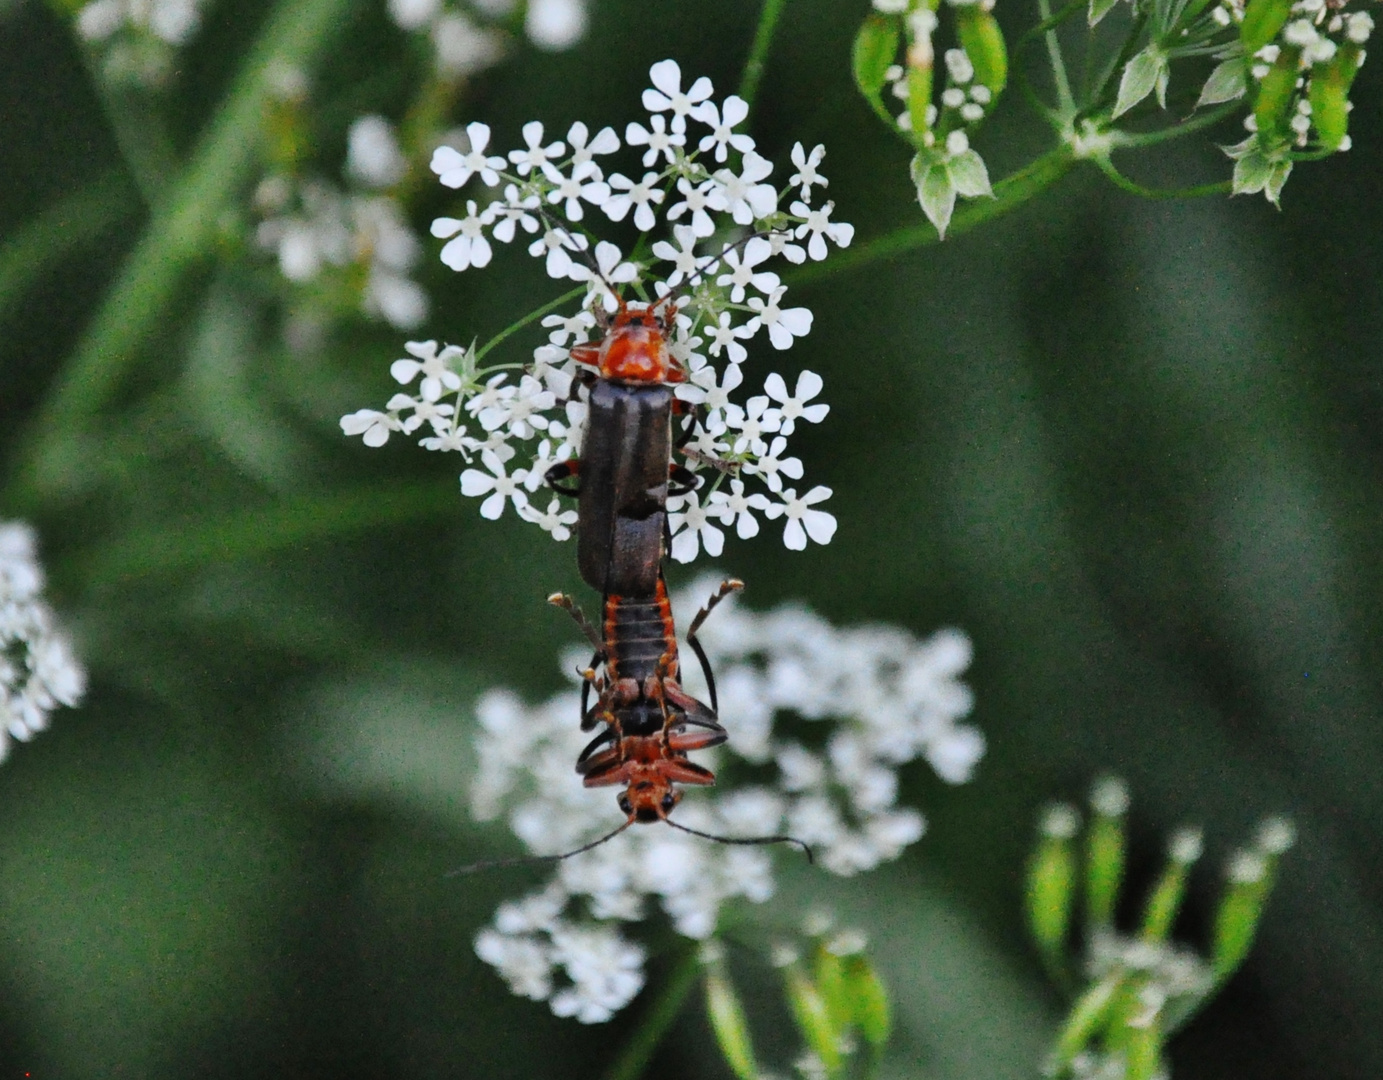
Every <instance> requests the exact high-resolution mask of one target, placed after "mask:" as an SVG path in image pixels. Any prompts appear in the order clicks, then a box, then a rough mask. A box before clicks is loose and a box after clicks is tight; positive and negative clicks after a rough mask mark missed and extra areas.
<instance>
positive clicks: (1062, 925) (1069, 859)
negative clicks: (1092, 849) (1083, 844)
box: [1027, 832, 1076, 970]
mask: <svg viewBox="0 0 1383 1080" xmlns="http://www.w3.org/2000/svg"><path fill="white" fill-rule="evenodd" d="M1075 880H1076V858H1075V853H1074V852H1073V851H1072V846H1071V836H1070V834H1069V833H1056V834H1052V833H1051V832H1049V833H1048V834H1047V835H1045V836H1043V837H1042V839H1040V840H1039V841H1038V845H1037V850H1036V851H1035V852H1034V853H1033V856H1032V861H1031V862H1030V863H1029V864H1028V887H1027V906H1028V929H1029V930H1030V931H1031V933H1032V937H1033V941H1035V942H1036V943H1037V947H1038V949H1039V950H1041V952H1042V954H1043V956H1044V958H1045V959H1046V960H1047V962H1048V964H1049V966H1051V967H1053V968H1054V969H1055V970H1060V969H1061V968H1062V967H1063V966H1064V960H1063V957H1064V951H1065V948H1066V935H1067V932H1068V931H1069V930H1070V927H1071V909H1072V907H1073V903H1074V899H1075V888H1074V886H1075Z"/></svg>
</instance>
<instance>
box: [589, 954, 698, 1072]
mask: <svg viewBox="0 0 1383 1080" xmlns="http://www.w3.org/2000/svg"><path fill="white" fill-rule="evenodd" d="M700 973H701V961H700V960H699V959H697V955H696V949H695V948H689V949H687V950H686V952H685V953H684V954H683V955H682V956H681V957H680V958H679V959H678V961H677V966H676V967H675V968H673V970H672V974H671V975H670V976H669V978H668V981H667V984H666V985H665V986H664V987H663V989H662V992H661V993H660V994H659V995H658V999H657V1000H656V1001H655V1002H654V1003H653V1004H652V1005H651V1006H650V1007H649V1009H648V1012H647V1013H645V1014H644V1017H643V1020H642V1021H641V1022H640V1024H639V1026H638V1028H637V1029H636V1030H635V1031H634V1034H633V1035H632V1036H631V1037H630V1039H629V1041H628V1042H627V1043H625V1044H624V1049H623V1050H621V1051H620V1055H619V1057H617V1058H616V1059H615V1063H614V1064H613V1065H612V1066H610V1071H609V1072H607V1073H606V1074H605V1080H638V1078H639V1077H640V1076H642V1075H643V1072H644V1070H645V1069H646V1068H648V1063H649V1061H651V1060H652V1059H653V1054H654V1053H655V1052H656V1051H657V1049H658V1044H659V1043H660V1042H662V1041H663V1036H664V1035H666V1034H667V1033H668V1029H669V1028H671V1027H672V1022H673V1021H674V1020H676V1019H677V1014H678V1013H680V1012H681V1011H682V1006H683V1005H685V1004H686V1001H687V995H688V994H690V993H691V992H692V987H694V986H695V985H696V977H697V975H699V974H700Z"/></svg>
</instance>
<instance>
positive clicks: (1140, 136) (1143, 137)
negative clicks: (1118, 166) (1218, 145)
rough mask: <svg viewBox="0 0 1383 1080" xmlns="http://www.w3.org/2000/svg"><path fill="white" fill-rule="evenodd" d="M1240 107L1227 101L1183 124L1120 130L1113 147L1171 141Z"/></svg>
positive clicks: (1134, 146) (1235, 102)
mask: <svg viewBox="0 0 1383 1080" xmlns="http://www.w3.org/2000/svg"><path fill="white" fill-rule="evenodd" d="M1242 108H1243V105H1242V103H1240V102H1238V101H1227V102H1225V104H1223V105H1221V106H1219V107H1218V108H1215V109H1211V110H1210V111H1209V112H1207V113H1201V115H1200V116H1198V117H1196V118H1195V119H1194V120H1188V121H1186V123H1184V124H1175V125H1173V126H1172V127H1166V128H1159V129H1158V130H1157V131H1144V132H1141V133H1136V134H1132V133H1128V132H1123V131H1121V132H1119V133H1118V135H1117V137H1116V138H1115V140H1114V149H1116V150H1132V149H1136V148H1138V147H1143V146H1156V145H1157V144H1158V143H1164V142H1171V141H1172V140H1173V139H1184V138H1185V137H1186V136H1187V135H1192V134H1194V133H1195V132H1197V131H1200V130H1202V129H1204V128H1208V127H1213V126H1214V125H1216V124H1218V123H1219V122H1220V121H1221V120H1223V119H1224V118H1225V117H1226V116H1229V115H1231V114H1232V113H1234V112H1237V111H1238V110H1239V109H1242Z"/></svg>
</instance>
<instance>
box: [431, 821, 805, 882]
mask: <svg viewBox="0 0 1383 1080" xmlns="http://www.w3.org/2000/svg"><path fill="white" fill-rule="evenodd" d="M632 824H634V819H633V818H630V819H629V820H628V821H626V822H625V823H624V824H623V825H621V826H620V827H619V828H618V829H614V830H612V831H611V832H607V833H606V834H605V835H604V836H602V837H601V838H600V839H599V840H592V841H591V842H590V843H589V844H583V845H582V846H581V847H579V848H574V849H573V850H571V851H567V852H563V853H562V854H561V855H526V856H522V857H520V858H517V859H486V860H485V861H484V862H477V863H471V864H470V866H463V867H461V868H460V869H457V870H448V871H447V872H446V873H445V874H443V875H442V876H443V877H449V878H450V877H460V876H461V875H463V874H474V873H475V872H476V871H477V870H494V869H496V868H497V867H501V866H523V865H525V864H526V863H541V862H561V861H562V860H563V859H570V858H571V857H572V856H573V855H580V854H581V853H582V852H583V851H590V850H591V848H593V847H599V846H600V845H601V844H603V843H605V841H606V840H613V839H614V838H615V837H616V836H618V835H619V834H620V833H622V832H624V830H625V829H627V828H629V826H630V825H632ZM785 839H786V838H785ZM796 843H799V844H800V843H802V841H800V840H798V841H796ZM804 846H805V845H804ZM807 854H808V858H810V857H811V853H810V852H808V853H807Z"/></svg>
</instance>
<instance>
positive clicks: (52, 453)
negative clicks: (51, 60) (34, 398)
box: [8, 0, 354, 505]
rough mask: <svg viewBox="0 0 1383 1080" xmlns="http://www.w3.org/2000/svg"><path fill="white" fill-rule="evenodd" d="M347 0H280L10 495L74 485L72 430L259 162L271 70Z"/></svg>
mask: <svg viewBox="0 0 1383 1080" xmlns="http://www.w3.org/2000/svg"><path fill="white" fill-rule="evenodd" d="M353 5H354V0H279V2H278V4H277V6H276V7H275V9H274V11H273V12H272V13H271V15H270V16H269V18H268V20H267V21H266V23H265V25H264V29H263V31H262V32H261V34H260V36H259V40H258V41H257V42H255V45H254V48H253V49H251V50H250V52H249V55H248V56H247V57H246V58H245V61H244V63H243V65H242V66H241V69H240V72H239V74H238V75H237V77H236V80H235V83H234V85H233V87H232V88H231V91H230V95H229V97H228V98H227V100H226V102H225V104H224V105H222V106H221V108H220V109H219V110H218V111H217V113H216V116H215V117H214V119H213V120H212V121H211V123H210V124H209V126H208V128H207V130H206V132H205V134H204V135H203V136H202V138H201V140H200V142H199V143H198V145H197V148H196V149H195V151H194V152H193V155H192V159H191V161H190V162H189V163H188V165H187V167H186V169H185V170H184V171H183V173H182V174H181V175H180V176H178V177H177V178H176V180H172V179H170V181H169V183H168V184H167V186H166V191H165V197H164V199H163V200H162V201H161V203H160V205H159V206H158V207H157V208H156V209H155V216H154V219H153V221H152V222H151V223H150V225H149V227H148V229H147V231H146V232H145V233H144V235H143V237H142V238H141V239H140V241H139V244H138V246H137V247H136V248H135V249H134V251H133V252H132V253H131V255H130V257H129V259H128V261H127V262H126V264H125V267H124V269H123V270H122V272H121V274H120V276H119V277H118V278H117V279H116V281H115V283H114V285H113V286H112V287H111V290H110V292H109V294H108V295H107V297H106V300H105V302H104V304H102V306H101V309H100V310H99V311H98V312H97V314H96V316H95V318H94V319H93V320H92V323H91V325H90V327H89V328H88V329H87V332H86V335H85V337H84V338H83V339H82V342H81V344H80V345H79V346H78V347H77V351H76V353H75V354H74V355H73V357H72V358H71V359H70V360H69V361H68V363H67V366H66V367H65V368H64V369H63V371H62V373H61V374H60V375H59V376H58V379H57V383H56V386H55V388H54V390H53V392H52V393H51V395H50V397H49V398H48V400H47V402H45V404H44V407H43V409H42V410H41V412H40V414H39V417H38V420H37V422H36V424H35V430H34V432H33V437H32V438H31V439H30V440H28V445H29V447H30V452H29V455H28V458H27V460H25V461H24V463H23V466H22V471H21V474H20V477H19V485H20V488H21V493H20V498H19V499H17V500H15V501H17V502H19V503H20V504H21V505H22V503H23V502H28V501H32V499H33V498H34V497H35V496H37V495H52V494H56V493H57V492H60V491H63V490H68V491H69V492H70V490H71V489H72V488H74V487H76V485H77V477H78V476H79V475H80V474H81V473H82V471H83V462H82V460H81V455H80V452H79V451H78V452H75V453H74V449H76V448H75V447H74V445H73V442H72V439H73V436H74V435H78V436H79V435H80V434H81V433H82V430H83V429H84V428H86V427H87V425H88V423H89V422H90V420H91V419H92V418H93V417H94V416H95V415H96V414H97V413H99V412H100V411H101V410H102V409H103V408H104V407H105V406H106V405H107V404H109V402H110V401H111V399H112V398H114V397H115V396H116V395H117V393H118V392H119V390H120V387H121V384H122V382H123V381H124V379H125V377H126V376H127V375H128V374H129V372H130V370H131V369H132V368H134V367H135V366H136V364H137V363H138V360H139V355H140V350H141V349H142V348H143V347H144V346H145V345H147V343H148V341H149V339H150V338H151V337H152V336H153V335H154V333H155V332H156V331H157V330H159V329H160V328H162V327H164V326H165V325H166V322H167V318H168V315H169V309H170V307H171V306H172V304H173V301H174V300H175V298H176V296H177V294H178V291H179V289H180V287H181V286H182V285H183V284H184V283H185V282H186V281H187V279H188V277H189V276H190V275H191V274H192V273H193V272H195V271H196V270H197V269H198V268H199V267H200V266H201V265H202V264H203V263H204V262H206V261H207V260H208V259H209V258H210V257H211V254H212V251H213V248H214V246H215V238H216V230H217V229H218V228H219V224H220V218H221V216H222V214H223V213H225V211H227V210H228V209H230V207H231V206H232V205H233V203H234V200H235V199H236V197H237V196H238V195H239V194H240V192H241V190H242V189H243V188H244V187H245V185H246V184H247V183H248V182H249V180H250V178H251V175H252V171H253V168H254V165H255V162H256V161H257V160H258V157H257V155H258V148H259V139H258V137H257V136H258V133H259V129H260V123H261V116H262V113H263V110H264V107H265V105H266V104H267V103H268V102H269V100H270V96H271V92H272V85H273V82H274V79H275V75H276V72H278V71H280V70H282V69H283V67H285V66H295V67H302V68H308V69H310V68H312V67H313V66H314V62H315V61H316V59H317V58H318V57H319V56H320V55H321V53H322V52H323V51H324V49H325V48H326V45H327V43H328V40H329V39H330V37H331V36H332V35H333V34H334V32H335V31H336V30H338V29H339V28H341V27H342V26H344V25H346V24H347V23H348V22H349V12H350V9H351V7H352V6H353ZM8 494H9V495H10V496H11V498H13V497H14V496H15V494H16V493H15V492H14V491H11V492H9V493H8ZM24 496H27V498H24Z"/></svg>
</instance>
